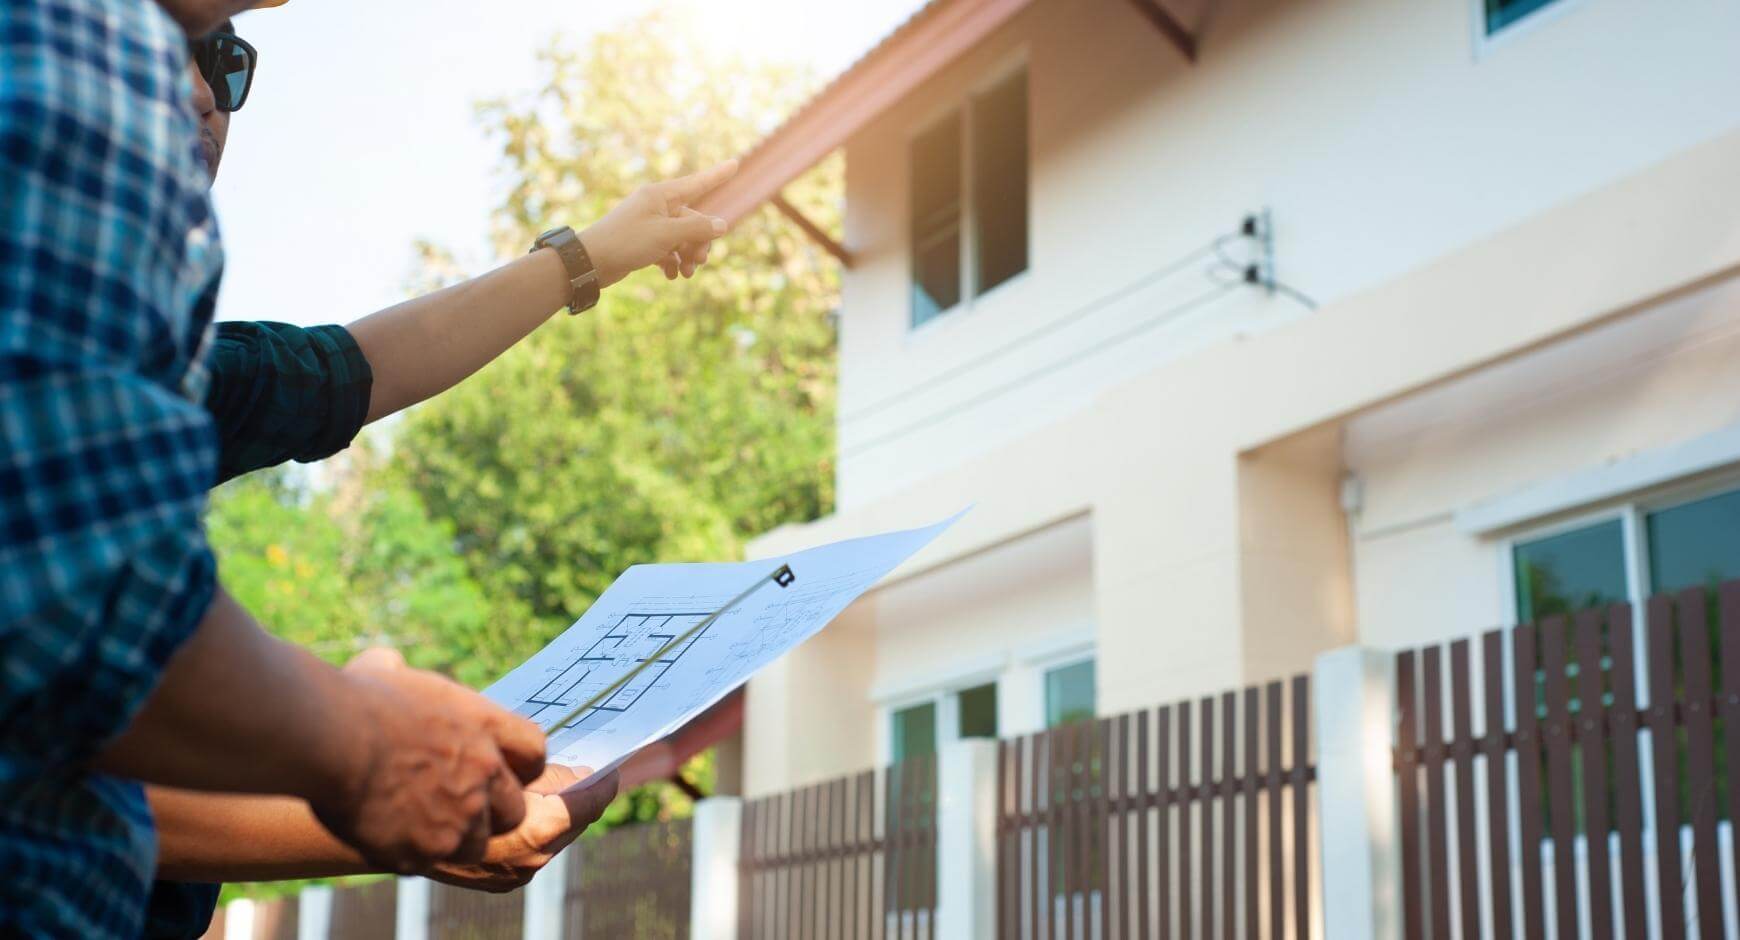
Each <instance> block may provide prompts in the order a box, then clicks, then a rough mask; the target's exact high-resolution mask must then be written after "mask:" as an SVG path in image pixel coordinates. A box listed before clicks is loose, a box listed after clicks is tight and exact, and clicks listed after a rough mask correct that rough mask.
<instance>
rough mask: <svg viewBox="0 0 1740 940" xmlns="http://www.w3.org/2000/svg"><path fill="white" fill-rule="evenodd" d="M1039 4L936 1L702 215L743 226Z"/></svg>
mask: <svg viewBox="0 0 1740 940" xmlns="http://www.w3.org/2000/svg"><path fill="white" fill-rule="evenodd" d="M1032 3H1033V0H930V2H929V3H926V4H925V5H924V6H923V7H921V8H920V9H919V10H918V11H917V12H916V13H914V14H912V16H910V17H908V18H907V20H906V22H904V23H902V24H901V25H900V26H899V27H897V28H896V29H895V30H894V32H892V33H890V34H888V36H887V37H885V38H884V39H883V40H882V41H881V42H879V43H877V44H876V46H875V47H874V48H872V49H871V50H870V51H869V52H866V53H865V54H864V55H863V56H862V57H860V58H859V59H858V61H856V62H854V63H853V64H852V65H851V66H850V67H848V68H847V69H846V70H845V71H844V72H842V73H840V75H839V77H837V78H835V79H834V80H833V81H832V82H829V83H828V84H827V86H826V87H824V88H823V89H822V90H821V91H819V92H817V93H816V94H815V96H814V97H812V98H811V99H810V100H809V101H807V102H805V104H804V105H803V107H801V108H799V109H798V110H797V111H796V113H794V114H793V115H792V116H791V117H790V118H788V119H787V120H786V121H785V123H784V124H781V125H780V126H779V127H778V128H776V129H775V130H774V131H773V132H772V133H770V134H768V135H767V136H766V137H764V138H762V140H761V141H760V143H758V144H756V146H755V147H754V148H753V149H751V150H750V151H749V152H748V153H746V154H744V155H743V156H742V158H741V167H740V168H739V169H738V171H737V175H736V176H734V177H732V178H731V179H730V180H728V181H726V183H725V184H724V185H722V186H720V187H719V188H718V189H715V190H714V191H713V192H711V193H708V194H707V196H706V197H705V198H704V199H702V200H701V203H700V205H699V206H698V208H699V209H701V211H703V212H708V213H711V214H713V215H717V216H722V217H724V218H725V219H726V221H728V222H731V223H733V224H735V223H736V222H737V221H738V220H740V219H742V218H743V217H744V216H745V215H748V214H749V213H750V212H751V211H753V210H754V209H755V208H757V207H758V206H760V205H761V204H762V203H764V202H766V201H768V200H769V199H771V198H773V197H774V196H775V195H777V194H778V193H779V191H780V190H781V189H782V188H784V187H785V185H786V184H787V183H789V182H791V181H792V180H794V179H796V178H797V177H798V176H799V175H801V174H802V173H803V172H804V171H805V170H808V169H809V168H810V167H812V166H814V165H816V163H817V162H819V161H820V160H821V159H822V158H823V157H826V156H827V155H828V154H830V153H832V152H834V151H835V150H837V149H839V148H840V147H841V146H842V145H844V144H845V143H846V141H847V140H848V139H850V138H851V136H852V135H853V134H855V133H857V132H858V130H859V129H860V128H862V127H863V126H864V125H865V124H868V123H869V122H870V121H872V120H874V119H875V118H876V117H877V116H878V115H880V114H881V113H882V112H883V111H885V110H887V109H888V108H889V107H890V106H892V105H893V104H895V103H896V102H898V101H899V100H900V99H901V98H903V97H905V96H906V95H908V94H910V93H911V92H912V91H913V90H914V89H916V88H917V87H918V86H919V85H921V84H922V83H924V82H925V81H926V80H928V79H929V78H930V77H931V76H933V75H935V74H936V73H937V72H939V71H941V70H942V69H943V68H944V67H946V66H947V65H948V64H949V63H950V62H953V61H954V60H955V59H956V58H958V57H959V56H960V55H962V54H963V53H965V52H966V51H967V50H968V49H970V48H972V47H973V46H974V45H976V44H978V43H979V42H980V41H981V40H983V39H984V38H985V37H986V36H989V35H990V34H991V33H992V32H993V31H994V30H996V29H997V28H998V27H999V26H1002V25H1003V24H1004V23H1007V22H1008V21H1009V20H1010V19H1011V18H1012V17H1014V16H1015V14H1017V13H1019V12H1021V11H1022V10H1023V9H1026V8H1027V7H1028V6H1029V5H1031V4H1032Z"/></svg>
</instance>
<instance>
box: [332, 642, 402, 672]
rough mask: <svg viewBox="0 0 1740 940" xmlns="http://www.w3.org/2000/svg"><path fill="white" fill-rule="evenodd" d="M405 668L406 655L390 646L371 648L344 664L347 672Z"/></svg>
mask: <svg viewBox="0 0 1740 940" xmlns="http://www.w3.org/2000/svg"><path fill="white" fill-rule="evenodd" d="M404 667H405V656H404V654H403V653H400V652H399V651H398V650H396V649H393V648H392V647H390V646H371V647H369V648H368V649H366V650H363V651H362V652H360V653H358V654H356V655H355V656H352V657H351V658H350V662H348V663H345V664H344V668H345V669H346V670H347V671H352V670H384V669H403V668H404Z"/></svg>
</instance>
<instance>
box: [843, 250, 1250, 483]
mask: <svg viewBox="0 0 1740 940" xmlns="http://www.w3.org/2000/svg"><path fill="white" fill-rule="evenodd" d="M1240 286H1241V285H1240V284H1221V285H1219V286H1217V287H1215V288H1214V289H1213V290H1210V291H1207V292H1205V293H1202V294H1199V295H1197V296H1195V297H1192V298H1191V299H1189V300H1186V301H1184V302H1183V303H1181V304H1178V305H1177V306H1174V307H1171V308H1169V309H1167V310H1165V311H1163V312H1161V313H1160V314H1157V315H1156V316H1154V317H1152V318H1150V319H1148V320H1144V321H1142V322H1141V323H1138V324H1136V325H1135V326H1133V327H1131V328H1129V329H1127V330H1124V331H1122V332H1120V333H1115V334H1113V335H1111V336H1108V337H1106V338H1104V339H1102V340H1100V341H1099V342H1097V343H1094V344H1092V345H1090V346H1086V347H1083V348H1082V349H1079V350H1076V351H1075V352H1074V353H1071V354H1070V355H1068V356H1064V357H1062V358H1059V359H1054V360H1052V361H1051V362H1048V363H1046V364H1045V365H1043V366H1040V367H1039V368H1037V369H1034V370H1032V371H1030V372H1027V373H1025V374H1023V375H1021V376H1019V377H1017V378H1015V379H1013V380H1011V381H1008V382H1005V383H1003V384H1001V385H998V386H996V387H994V388H990V389H987V390H985V391H983V392H980V393H979V394H977V395H974V396H972V397H971V398H968V399H967V400H965V401H960V402H955V403H953V404H951V405H949V407H947V408H945V409H942V410H940V411H935V412H932V413H931V414H929V415H926V416H925V417H923V418H920V419H918V420H917V421H913V422H910V423H908V424H905V425H902V426H901V427H899V428H896V429H894V430H892V431H889V432H887V433H885V434H879V435H877V436H876V437H873V438H871V439H869V440H867V441H861V442H859V443H857V444H854V445H852V446H851V447H846V448H842V449H841V451H840V456H842V457H852V456H856V455H858V454H861V453H864V452H865V451H868V450H872V449H874V448H877V447H880V446H882V445H883V444H886V443H888V442H889V441H892V440H895V439H896V438H901V437H905V436H906V435H908V434H911V433H912V432H914V431H919V430H922V429H924V428H927V427H929V426H931V425H933V424H936V423H937V422H939V421H943V420H946V419H948V418H950V417H953V416H954V415H956V414H958V413H960V412H961V411H964V410H966V409H969V408H976V407H978V406H979V405H982V404H984V403H985V402H987V401H990V400H992V399H994V398H998V397H1001V396H1002V395H1004V394H1006V393H1008V392H1011V391H1014V390H1015V389H1017V388H1020V387H1021V386H1022V385H1025V384H1026V383H1028V382H1030V381H1032V380H1034V379H1036V378H1039V377H1041V376H1044V375H1049V374H1050V373H1053V372H1056V371H1057V370H1059V369H1062V368H1064V367H1065V366H1071V365H1074V364H1076V363H1077V362H1080V361H1082V360H1083V359H1086V358H1087V357H1089V356H1092V355H1095V354H1097V353H1100V352H1103V351H1105V350H1106V349H1109V348H1111V347H1113V346H1116V345H1118V344H1120V343H1125V342H1128V341H1129V340H1131V339H1134V338H1135V337H1137V336H1140V335H1141V334H1143V333H1146V332H1147V331H1149V330H1152V329H1154V328H1155V327H1158V326H1163V325H1165V324H1167V323H1170V322H1172V321H1173V320H1176V319H1178V318H1179V317H1182V316H1184V315H1185V314H1187V313H1189V312H1191V311H1192V310H1195V309H1197V308H1198V307H1202V306H1205V305H1206V304H1208V303H1211V302H1212V301H1215V300H1218V299H1219V298H1221V297H1225V296H1226V295H1227V294H1229V293H1231V292H1233V291H1234V290H1237V289H1238V288H1239V287H1240Z"/></svg>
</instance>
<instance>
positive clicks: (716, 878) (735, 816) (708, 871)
mask: <svg viewBox="0 0 1740 940" xmlns="http://www.w3.org/2000/svg"><path fill="white" fill-rule="evenodd" d="M691 826H692V827H693V828H692V829H691V832H692V833H693V836H692V842H691V847H690V851H692V852H693V853H694V862H693V865H692V867H691V870H690V875H689V892H690V893H689V938H690V940H737V897H738V894H737V877H738V874H737V860H738V857H739V855H740V854H741V849H742V842H743V801H742V800H740V799H738V798H736V797H713V798H712V799H707V800H702V801H701V802H699V803H696V804H695V817H694V820H693V821H692V823H691Z"/></svg>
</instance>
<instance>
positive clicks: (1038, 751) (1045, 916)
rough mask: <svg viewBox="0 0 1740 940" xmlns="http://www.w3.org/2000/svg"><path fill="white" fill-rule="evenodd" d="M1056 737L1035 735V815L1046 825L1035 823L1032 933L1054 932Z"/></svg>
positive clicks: (1035, 938) (1033, 766)
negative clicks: (1053, 765) (1053, 769)
mask: <svg viewBox="0 0 1740 940" xmlns="http://www.w3.org/2000/svg"><path fill="white" fill-rule="evenodd" d="M1054 740H1055V737H1054V736H1053V735H1051V734H1043V735H1039V736H1037V737H1035V738H1033V765H1032V768H1031V774H1030V779H1031V780H1032V781H1033V818H1034V819H1035V820H1036V821H1037V820H1044V821H1045V823H1044V825H1040V824H1038V823H1037V822H1036V824H1035V825H1034V826H1033V870H1032V877H1033V890H1032V891H1031V892H1030V895H1031V897H1032V898H1033V937H1034V940H1039V938H1040V937H1050V936H1051V920H1050V916H1049V915H1050V913H1051V876H1052V872H1051V833H1053V832H1056V831H1057V820H1056V818H1055V817H1053V816H1049V815H1048V811H1049V810H1050V809H1051V807H1052V803H1053V801H1052V798H1051V781H1050V770H1049V768H1050V767H1051V746H1052V742H1053V741H1054Z"/></svg>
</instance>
